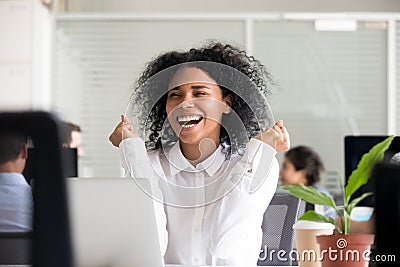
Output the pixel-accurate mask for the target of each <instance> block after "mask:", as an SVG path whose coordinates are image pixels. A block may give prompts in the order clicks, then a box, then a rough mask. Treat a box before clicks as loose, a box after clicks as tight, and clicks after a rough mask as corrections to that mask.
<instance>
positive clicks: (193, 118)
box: [178, 115, 202, 122]
mask: <svg viewBox="0 0 400 267" xmlns="http://www.w3.org/2000/svg"><path fill="white" fill-rule="evenodd" d="M201 118H202V117H201V116H199V115H187V116H179V117H178V121H179V122H188V121H197V120H200V119H201Z"/></svg>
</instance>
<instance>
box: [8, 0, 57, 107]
mask: <svg viewBox="0 0 400 267" xmlns="http://www.w3.org/2000/svg"><path fill="white" fill-rule="evenodd" d="M49 25H50V15H49V13H48V11H47V10H46V9H45V8H44V7H43V6H42V4H41V3H40V1H39V0H5V1H0V40H1V42H0V43H1V44H0V93H1V97H0V110H16V109H26V110H28V109H32V108H44V105H43V104H42V103H46V102H48V101H47V100H46V98H44V97H43V96H44V95H46V94H44V93H43V92H44V91H46V90H47V91H48V84H46V80H47V77H48V66H49V60H48V59H49V56H48V55H49V53H50V51H48V44H49V43H50V42H49V40H48V36H49V34H50V28H49ZM46 37H47V39H46ZM47 99H49V98H47Z"/></svg>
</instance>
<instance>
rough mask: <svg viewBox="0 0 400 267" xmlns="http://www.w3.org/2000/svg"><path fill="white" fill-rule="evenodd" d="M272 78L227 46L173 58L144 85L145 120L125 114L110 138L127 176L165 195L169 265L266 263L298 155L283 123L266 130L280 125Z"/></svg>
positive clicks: (149, 72)
mask: <svg viewBox="0 0 400 267" xmlns="http://www.w3.org/2000/svg"><path fill="white" fill-rule="evenodd" d="M268 79H270V74H269V73H268V72H267V71H266V69H265V67H264V66H263V65H262V64H261V63H260V62H259V61H257V60H255V59H254V58H252V57H250V56H248V55H247V54H246V53H245V52H243V51H242V50H240V49H238V48H236V47H233V46H231V45H224V44H221V43H213V44H210V45H206V46H204V47H201V48H192V49H190V50H189V51H184V52H178V51H172V52H168V53H164V54H162V55H160V56H159V57H157V58H156V59H155V60H153V61H152V62H150V63H149V64H148V65H147V67H146V69H145V71H144V72H143V74H142V76H141V77H140V78H139V80H138V83H139V84H138V88H137V89H136V90H135V94H134V96H133V98H132V103H134V104H133V107H132V109H133V112H134V113H135V114H139V117H140V120H139V121H138V122H137V123H135V125H134V123H133V122H132V121H131V120H129V119H128V118H127V117H126V116H124V115H122V117H121V122H120V123H119V124H118V125H117V127H116V129H115V130H114V132H113V133H112V134H111V136H110V138H109V139H110V141H111V142H112V143H113V145H115V146H117V147H119V149H120V152H121V161H122V163H123V167H124V168H125V170H127V171H128V172H129V174H130V175H131V176H132V177H149V178H151V179H152V180H153V181H155V183H156V186H155V187H157V189H160V191H161V194H162V202H163V204H164V205H163V211H164V212H165V217H166V218H165V219H166V223H165V225H164V226H163V228H164V229H165V230H166V232H167V233H164V234H163V233H161V236H163V237H165V238H166V240H167V241H166V243H167V247H166V249H165V250H164V251H165V255H164V260H165V263H166V264H182V265H211V264H217V265H241V266H249V265H255V264H256V263H257V259H258V255H259V253H260V248H261V239H262V232H261V224H262V220H263V214H264V212H265V210H266V208H267V206H268V204H269V202H270V200H271V198H272V196H273V194H274V192H275V189H276V185H277V181H278V172H279V166H278V163H277V160H276V158H275V154H276V153H277V152H282V151H286V150H287V149H288V148H289V135H288V132H287V130H286V128H285V127H284V126H283V122H282V121H278V122H277V123H275V125H273V126H272V127H271V128H268V127H266V128H264V127H265V123H260V122H262V121H270V119H271V118H269V117H268V115H269V114H268V113H267V111H268V110H269V107H268V105H267V104H266V102H265V101H264V99H265V95H266V94H267V93H268V92H269V88H268V86H267V85H268V84H269V83H268ZM137 129H139V130H138V131H136V130H137ZM140 129H143V130H142V131H140ZM139 134H140V135H141V136H142V138H143V139H142V138H139ZM156 198H158V199H159V200H161V199H160V198H159V197H156ZM159 221H161V222H162V221H163V219H162V218H160V219H159ZM160 228H161V227H160Z"/></svg>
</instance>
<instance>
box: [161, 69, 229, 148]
mask: <svg viewBox="0 0 400 267" xmlns="http://www.w3.org/2000/svg"><path fill="white" fill-rule="evenodd" d="M169 89H170V90H169V91H168V94H167V103H166V112H167V115H168V120H169V122H170V124H171V126H172V128H173V129H174V131H175V133H176V134H177V135H178V136H179V140H180V141H181V142H183V143H185V144H196V145H198V144H200V142H201V141H202V140H205V139H209V140H212V141H213V142H214V144H215V145H216V146H218V145H219V135H220V128H221V125H220V121H221V117H222V114H223V113H229V112H230V108H229V104H230V101H229V99H230V97H229V96H226V97H223V95H222V90H221V88H220V87H219V86H218V85H217V84H216V82H215V81H214V80H213V79H212V78H210V77H209V76H208V75H207V74H206V73H205V72H203V71H202V70H200V69H198V68H195V67H185V68H182V69H179V70H178V71H177V72H176V73H175V75H174V76H173V77H172V79H171V81H170V83H169Z"/></svg>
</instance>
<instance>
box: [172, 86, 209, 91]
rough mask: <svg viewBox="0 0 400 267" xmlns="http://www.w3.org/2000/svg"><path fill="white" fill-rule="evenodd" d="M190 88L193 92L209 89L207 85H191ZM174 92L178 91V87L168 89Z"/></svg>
mask: <svg viewBox="0 0 400 267" xmlns="http://www.w3.org/2000/svg"><path fill="white" fill-rule="evenodd" d="M190 88H191V89H193V90H196V89H202V88H206V89H211V88H210V87H208V86H207V85H192V86H190ZM174 90H179V86H176V87H174V88H172V89H170V90H169V91H174Z"/></svg>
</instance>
